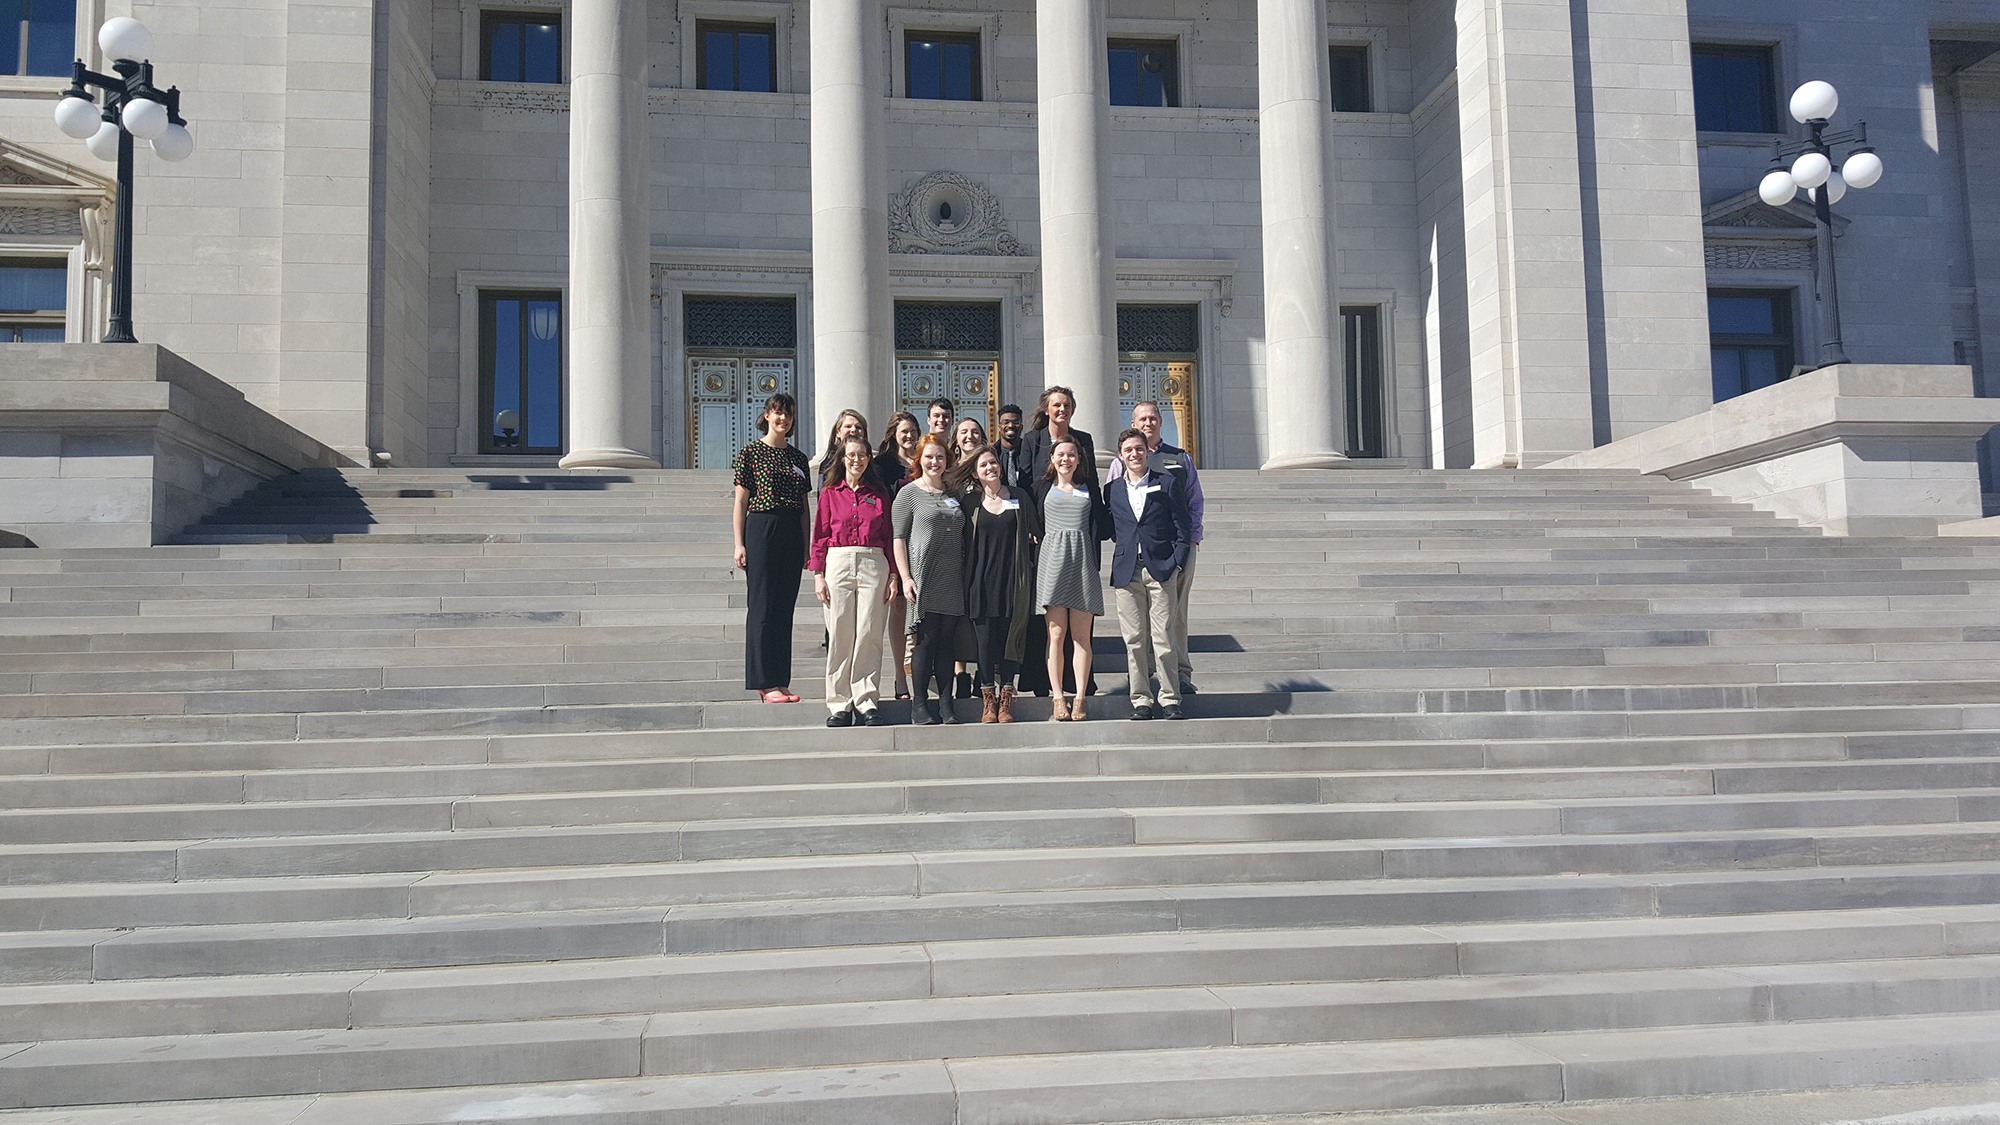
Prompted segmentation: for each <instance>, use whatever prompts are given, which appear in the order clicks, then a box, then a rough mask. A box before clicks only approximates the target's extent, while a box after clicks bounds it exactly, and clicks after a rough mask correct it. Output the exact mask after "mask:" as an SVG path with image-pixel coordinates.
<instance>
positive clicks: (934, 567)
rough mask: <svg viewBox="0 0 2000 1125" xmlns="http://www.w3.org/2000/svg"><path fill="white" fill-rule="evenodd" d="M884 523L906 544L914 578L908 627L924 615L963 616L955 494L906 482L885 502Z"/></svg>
mask: <svg viewBox="0 0 2000 1125" xmlns="http://www.w3.org/2000/svg"><path fill="white" fill-rule="evenodd" d="M889 523H890V526H891V527H892V528H893V529H894V532H895V536H896V538H898V539H902V540H906V541H908V543H909V544H910V577H912V578H914V579H916V580H917V604H916V605H913V606H911V607H910V624H911V627H912V630H913V631H914V628H915V625H916V622H917V619H918V618H919V617H921V616H922V615H924V614H926V613H942V614H946V615H948V616H952V617H963V616H965V510H964V509H963V508H961V507H959V500H958V497H956V496H952V495H949V494H943V495H940V494H939V493H935V492H928V491H926V490H925V489H924V487H923V486H922V485H918V484H909V485H905V486H903V489H902V490H901V491H900V492H898V493H896V502H895V503H894V504H891V505H890V506H889Z"/></svg>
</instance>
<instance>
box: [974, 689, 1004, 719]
mask: <svg viewBox="0 0 2000 1125" xmlns="http://www.w3.org/2000/svg"><path fill="white" fill-rule="evenodd" d="M979 721H980V722H982V723H991V722H997V721H999V714H998V712H997V710H996V704H995V701H994V699H993V689H992V688H990V687H983V688H980V689H979Z"/></svg>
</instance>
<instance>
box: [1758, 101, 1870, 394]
mask: <svg viewBox="0 0 2000 1125" xmlns="http://www.w3.org/2000/svg"><path fill="white" fill-rule="evenodd" d="M1791 111H1792V116H1793V117H1794V118H1796V119H1797V120H1798V122H1799V123H1800V124H1801V125H1804V126H1805V127H1806V128H1807V130H1809V131H1810V133H1811V136H1810V137H1808V138H1807V139H1806V140H1802V141H1781V142H1776V143H1773V144H1772V146H1771V168H1770V170H1768V171H1766V172H1765V173H1764V178H1763V180H1761V181H1760V182H1759V183H1758V184H1757V198H1759V199H1762V200H1763V201H1764V202H1765V203H1766V204H1767V205H1769V206H1772V207H1783V206H1784V205H1785V204H1787V203H1790V202H1791V201H1792V200H1793V199H1794V198H1796V196H1797V193H1798V191H1799V189H1800V188H1804V189H1805V193H1806V198H1807V199H1808V200H1810V201H1811V202H1812V208H1813V221H1814V223H1815V224H1816V225H1817V226H1818V227H1819V230H1820V248H1821V250H1820V254H1819V268H1820V271H1821V275H1822V276H1821V277H1820V283H1819V291H1820V294H1821V298H1822V299H1823V300H1824V301H1825V302H1826V313H1825V315H1824V316H1822V317H1821V318H1820V319H1821V322H1822V323H1823V324H1824V325H1825V327H1826V336H1825V338H1824V339H1823V340H1821V341H1820V346H1819V359H1820V366H1822V367H1825V366H1829V365H1832V364H1836V363H1846V362H1848V359H1847V348H1846V346H1845V345H1844V344H1842V343H1841V339H1840V279H1839V277H1838V276H1837V275H1836V274H1835V272H1834V261H1833V211H1832V210H1831V208H1832V206H1833V205H1834V204H1836V203H1838V202H1840V201H1841V200H1842V199H1844V198H1846V196H1847V189H1849V188H1853V189H1854V190H1856V191H1863V190H1866V189H1868V188H1871V187H1874V186H1875V185H1876V184H1877V183H1879V182H1880V181H1881V179H1882V171H1883V169H1882V158H1881V157H1879V156H1877V155H1875V150H1874V149H1872V148H1869V147H1868V144H1867V141H1868V123H1867V122H1865V121H1857V122H1855V123H1854V127H1853V128H1852V129H1843V130H1839V131H1836V132H1829V131H1828V129H1827V126H1828V124H1829V123H1830V119H1831V118H1832V117H1833V115H1834V114H1835V113H1838V112H1839V111H1840V92H1839V91H1838V90H1835V89H1834V88H1833V84H1832V83H1830V82H1820V81H1817V80H1815V81H1812V82H1808V83H1806V84H1805V85H1803V86H1800V87H1799V88H1798V89H1796V90H1794V91H1792V100H1791ZM1841 145H1854V146H1856V147H1855V148H1854V149H1853V150H1852V151H1851V152H1849V153H1848V154H1847V159H1846V161H1845V162H1844V163H1840V164H1836V163H1834V155H1835V154H1834V150H1835V149H1836V148H1838V147H1839V146H1841ZM1788 160H1789V161H1790V162H1791V163H1790V164H1789V165H1787V164H1786V163H1785V162H1786V161H1788Z"/></svg>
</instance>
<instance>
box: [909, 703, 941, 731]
mask: <svg viewBox="0 0 2000 1125" xmlns="http://www.w3.org/2000/svg"><path fill="white" fill-rule="evenodd" d="M937 721H938V713H937V704H936V703H935V702H933V701H932V700H929V699H926V700H924V701H923V702H922V703H912V704H910V725H911V726H917V727H927V726H930V725H931V724H932V723H935V722H937Z"/></svg>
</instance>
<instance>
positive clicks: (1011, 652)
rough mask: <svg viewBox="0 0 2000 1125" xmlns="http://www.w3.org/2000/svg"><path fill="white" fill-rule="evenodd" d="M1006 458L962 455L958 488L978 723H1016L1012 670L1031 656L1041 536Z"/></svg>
mask: <svg viewBox="0 0 2000 1125" xmlns="http://www.w3.org/2000/svg"><path fill="white" fill-rule="evenodd" d="M1005 465H1006V462H1005V460H1004V459H1003V458H1002V457H1001V456H1000V454H999V453H998V451H996V450H995V449H994V448H993V447H992V446H990V445H983V446H980V447H979V448H978V449H977V450H975V451H973V452H972V453H971V454H969V455H968V456H967V457H966V460H965V464H964V466H963V467H964V468H965V469H966V470H967V475H968V476H969V477H970V484H971V488H970V489H969V490H968V491H966V492H965V493H963V497H964V499H963V500H962V503H963V504H964V506H965V508H966V511H967V514H968V515H969V517H970V519H971V523H972V531H971V537H972V544H971V560H970V565H969V566H968V568H967V573H966V582H965V614H966V616H967V617H969V618H971V620H972V633H973V637H974V638H975V643H976V644H977V645H978V648H979V675H978V687H979V699H980V712H979V721H980V722H982V723H996V722H997V723H1011V722H1013V721H1014V675H1015V673H1016V672H1018V671H1020V668H1021V662H1022V658H1023V657H1024V656H1025V655H1028V652H1027V647H1028V622H1029V621H1031V620H1032V619H1034V618H1035V617H1036V616H1038V611H1037V609H1036V606H1035V544H1036V543H1038V542H1039V541H1040V540H1041V537H1042V520H1041V512H1040V508H1039V507H1038V506H1037V505H1036V504H1035V499H1034V497H1033V496H1031V495H1029V494H1028V493H1026V492H1024V491H1022V490H1021V489H1018V488H1009V487H1008V486H1007V482H1006V479H1005V478H1006V469H1005Z"/></svg>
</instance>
